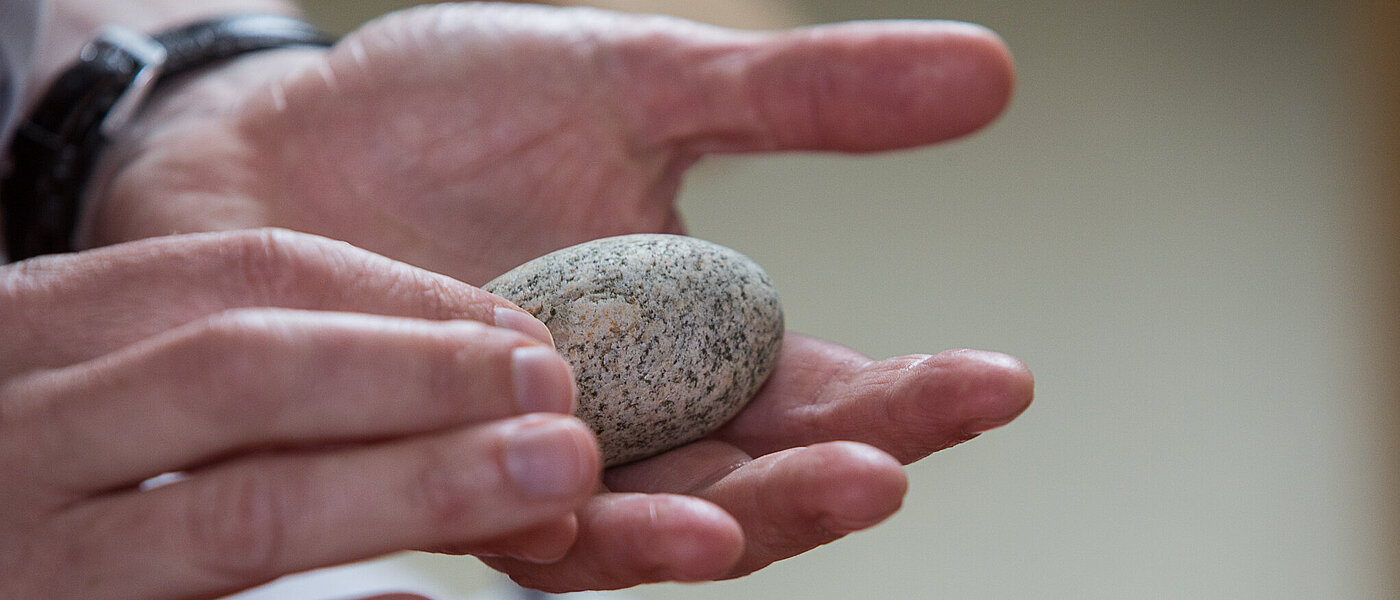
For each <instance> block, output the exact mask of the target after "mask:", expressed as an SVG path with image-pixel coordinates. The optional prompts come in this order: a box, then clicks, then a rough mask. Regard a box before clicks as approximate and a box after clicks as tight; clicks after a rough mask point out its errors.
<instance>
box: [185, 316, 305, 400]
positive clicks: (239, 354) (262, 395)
mask: <svg viewBox="0 0 1400 600" xmlns="http://www.w3.org/2000/svg"><path fill="white" fill-rule="evenodd" d="M281 312H282V311H278V310H275V309H234V310H229V311H224V312H221V313H218V314H215V315H211V316H209V317H206V318H205V319H203V320H202V321H201V322H199V323H197V324H194V325H192V326H191V327H189V328H187V331H186V333H185V335H184V336H182V337H181V339H179V340H178V341H177V342H175V343H174V344H172V347H170V348H169V349H168V352H169V354H170V356H171V360H170V363H169V368H170V369H171V370H172V371H174V372H173V373H172V375H173V376H174V378H175V380H178V381H189V382H191V385H192V386H194V387H191V388H190V389H187V390H180V391H178V393H175V394H173V395H172V400H175V401H178V402H180V403H181V404H180V406H181V408H182V409H183V410H186V411H188V412H190V413H192V414H198V415H203V416H204V417H205V418H206V419H207V420H209V421H210V422H212V423H215V424H219V425H220V426H245V425H251V426H261V425H263V424H267V423H269V422H271V420H273V419H276V418H277V416H278V415H279V414H280V411H281V409H282V408H283V403H284V401H285V398H283V397H282V396H281V395H279V394H274V393H268V389H267V388H269V387H271V386H275V384H276V382H275V379H276V376H275V373H276V372H277V371H276V369H277V365H276V364H275V363H277V362H278V361H277V360H276V356H275V355H276V354H277V352H276V350H277V348H278V347H279V346H278V344H277V329H278V321H279V319H278V316H277V315H278V314H280V313H281ZM211 389H212V390H217V393H209V390H211Z"/></svg>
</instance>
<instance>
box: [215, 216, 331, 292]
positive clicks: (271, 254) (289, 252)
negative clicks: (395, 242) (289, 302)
mask: <svg viewBox="0 0 1400 600" xmlns="http://www.w3.org/2000/svg"><path fill="white" fill-rule="evenodd" d="M226 244H227V247H225V248H221V251H222V256H223V258H224V259H225V261H226V265H225V270H226V272H227V273H228V274H229V276H230V277H233V278H234V284H235V285H237V286H239V287H240V288H241V289H243V290H244V291H245V293H247V294H249V295H250V296H251V300H252V302H253V303H254V304H263V305H266V304H277V303H278V302H277V301H278V300H283V301H285V299H287V298H298V297H303V296H306V295H308V294H309V293H313V292H314V291H317V290H322V289H324V287H325V286H324V285H322V284H323V283H324V282H325V280H326V278H327V277H329V276H330V275H331V274H332V273H333V272H334V270H335V268H336V262H337V261H336V260H335V258H336V257H337V256H338V255H339V254H340V253H341V252H343V250H341V249H339V247H338V246H339V245H338V244H337V243H336V242H332V241H330V240H326V239H324V238H319V237H316V236H311V235H306V234H300V233H296V232H292V231H288V230H285V229H274V228H267V229H255V230H250V231H242V232H236V233H233V234H230V237H229V239H228V240H227V241H226Z"/></svg>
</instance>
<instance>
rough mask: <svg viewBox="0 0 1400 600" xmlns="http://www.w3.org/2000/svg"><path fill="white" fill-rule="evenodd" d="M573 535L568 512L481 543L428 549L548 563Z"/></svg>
mask: <svg viewBox="0 0 1400 600" xmlns="http://www.w3.org/2000/svg"><path fill="white" fill-rule="evenodd" d="M577 537H578V515H572V514H571V515H568V516H565V517H562V518H560V519H557V520H555V521H553V522H550V523H545V524H544V525H541V526H538V527H535V528H533V529H529V530H526V531H517V532H513V533H511V534H510V535H508V536H506V537H503V538H498V539H494V540H486V541H484V542H481V541H472V542H469V543H453V544H450V545H447V546H443V547H439V548H432V549H429V551H430V552H439V553H443V554H456V555H467V554H471V555H475V556H479V557H484V558H513V559H516V560H521V561H525V562H528V563H536V564H550V563H554V562H558V561H559V560H560V559H562V558H563V557H564V556H565V555H566V554H568V553H569V549H570V548H571V547H572V546H573V544H574V539H576V538H577Z"/></svg>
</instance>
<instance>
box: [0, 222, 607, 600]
mask: <svg viewBox="0 0 1400 600" xmlns="http://www.w3.org/2000/svg"><path fill="white" fill-rule="evenodd" d="M0 331H5V332H6V334H7V336H9V339H10V341H11V343H10V344H8V345H5V346H3V347H0V531H4V535H3V536H0V596H3V597H6V598H38V597H45V598H48V597H55V598H57V597H63V598H83V597H101V598H143V599H148V598H194V597H210V596H213V595H217V594H221V593H226V592H232V591H236V590H239V589H242V588H246V587H251V586H253V585H257V584H260V583H263V582H266V581H268V580H270V579H272V578H275V577H278V576H280V575H283V574H286V573H291V572H296V571H302V570H305V569H310V568H314V567H319V566H329V565H334V564H339V563H344V562H349V561H353V560H358V559H362V558H369V557H373V556H377V555H380V554H383V553H386V552H391V551H396V550H402V549H409V548H427V547H434V546H438V545H443V544H449V543H451V544H459V545H461V544H465V545H467V547H468V548H469V549H472V550H473V551H481V552H491V553H496V554H506V555H512V554H513V555H517V556H519V554H518V553H516V552H515V549H514V548H512V547H511V546H509V545H503V544H500V543H495V542H493V541H492V540H494V539H497V538H502V537H503V536H506V535H507V534H514V533H516V532H527V533H528V532H529V531H531V530H535V529H540V528H542V527H546V526H547V527H546V529H547V530H548V531H550V532H552V535H553V536H554V537H553V538H545V537H540V536H535V537H533V538H532V537H530V536H528V535H525V536H523V537H521V539H525V540H527V541H530V540H533V542H532V543H534V545H535V548H534V550H535V551H538V548H548V547H556V548H560V550H558V552H562V551H563V550H562V549H566V548H568V546H569V545H570V544H571V543H572V541H573V532H574V525H575V523H576V520H575V517H574V516H573V515H574V512H575V510H576V509H578V508H579V507H580V506H581V505H582V504H583V503H584V502H585V501H586V500H587V499H588V498H589V496H590V495H591V494H592V493H593V492H594V491H595V490H596V489H597V485H598V472H599V470H600V464H601V463H600V458H599V456H598V451H597V448H596V445H595V442H594V440H593V437H592V434H591V433H590V432H588V430H587V427H586V426H584V425H583V424H582V423H581V422H579V421H578V420H576V419H574V418H572V417H569V416H565V415H562V414H550V413H567V412H569V411H571V410H572V403H573V389H572V383H571V381H572V380H571V377H570V375H569V372H568V367H567V365H566V364H565V363H564V361H563V360H562V359H561V358H560V357H559V355H558V354H557V353H555V352H554V350H553V349H552V348H551V347H550V346H549V339H548V331H547V330H543V325H542V324H540V323H539V322H538V321H536V320H534V319H533V318H531V317H529V316H528V315H525V314H524V313H521V312H519V310H518V309H516V308H514V307H512V306H510V305H509V304H508V303H506V302H505V301H503V300H501V299H499V298H496V297H494V296H491V295H489V294H486V293H485V292H481V291H479V290H477V289H475V288H472V287H470V286H467V285H465V284H461V283H458V282H456V281H454V280H451V279H448V278H446V277H442V276H439V275H434V274H430V273H428V272H425V271H421V270H418V269H415V268H412V267H409V266H407V265H404V264H401V263H395V262H393V261H390V260H388V259H385V258H382V257H379V256H376V255H372V254H370V253H367V252H364V251H360V250H357V249H354V248H351V247H350V246H349V245H347V244H343V243H334V242H330V241H327V240H324V239H321V238H315V237H312V236H308V235H304V234H291V233H287V232H276V231H272V232H267V231H248V232H240V233H234V234H202V235H193V236H183V237H171V238H161V239H158V240H152V241H146V242H133V243H130V244H123V245H118V246H113V247H110V248H106V249H102V250H94V251H89V252H85V253H79V254H73V255H62V256H53V257H43V258H39V259H34V260H31V261H27V262H23V263H18V264H14V265H8V266H4V267H0ZM526 413H532V414H526ZM167 473H180V476H178V477H171V476H167V477H165V480H166V481H169V480H172V479H174V480H175V481H174V482H173V483H167V484H165V485H161V486H154V487H153V486H151V485H149V484H148V485H146V486H144V488H145V489H143V486H142V483H143V482H150V481H151V480H152V478H155V477H157V476H159V475H162V474H167Z"/></svg>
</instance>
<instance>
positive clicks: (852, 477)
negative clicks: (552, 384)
mask: <svg viewBox="0 0 1400 600" xmlns="http://www.w3.org/2000/svg"><path fill="white" fill-rule="evenodd" d="M743 456H744V455H743V453H742V452H740V451H738V450H737V449H736V448H733V447H732V446H728V445H727V444H723V443H720V442H714V441H708V442H702V443H699V444H693V445H692V446H688V447H685V448H682V449H679V450H677V451H674V452H670V453H667V454H663V455H661V456H658V457H656V458H654V459H652V460H648V461H642V462H639V463H634V464H632V465H629V466H625V467H620V468H617V469H612V470H610V471H609V472H608V474H607V478H606V481H607V483H608V485H609V486H610V487H612V488H613V489H616V490H619V491H634V492H649V493H662V492H673V493H685V494H693V495H695V496H698V497H701V498H705V499H707V500H710V501H711V502H714V503H715V504H716V505H718V506H719V507H720V508H723V509H724V510H725V511H726V512H728V513H729V514H730V515H733V517H734V519H735V520H737V521H738V522H739V524H740V526H742V527H743V529H744V540H745V543H744V554H743V558H742V559H740V561H739V562H738V563H737V564H736V565H735V566H734V568H733V570H732V571H731V572H730V573H729V574H728V575H729V576H732V577H738V576H741V575H745V574H748V573H751V572H753V571H756V570H758V569H761V568H763V567H765V566H767V565H769V564H771V563H773V562H775V561H779V560H783V559H785V558H789V557H792V556H796V555H798V554H801V553H803V552H806V551H808V550H811V549H813V548H816V547H817V546H820V545H822V544H826V543H829V542H832V541H834V540H836V539H839V538H841V537H843V536H845V535H847V534H849V533H852V532H855V531H859V530H862V529H866V528H868V527H871V526H874V525H875V524H877V523H880V522H881V521H884V520H885V519H887V518H888V517H889V516H890V515H893V514H894V513H895V511H897V510H899V507H900V505H901V503H902V502H903V498H904V494H905V492H906V491H907V489H908V480H907V478H906V476H905V473H904V469H903V467H902V466H901V465H900V464H899V461H897V460H895V458H894V457H892V456H890V455H888V454H886V453H884V452H881V451H880V450H879V449H876V448H874V447H872V446H868V445H865V444H860V443H855V442H828V443H824V444H818V445H815V446H810V447H805V448H793V449H789V450H784V451H782V452H777V453H774V454H769V455H766V456H761V457H758V458H756V459H752V460H747V461H746V460H743ZM736 464H737V466H735V465H736ZM726 471H727V472H726ZM677 473H681V474H683V475H680V476H677ZM719 473H724V474H723V475H722V476H719V477H718V478H716V477H715V475H716V474H719ZM684 474H689V475H684Z"/></svg>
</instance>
